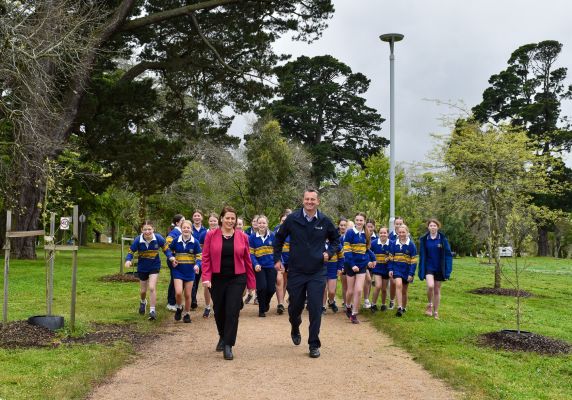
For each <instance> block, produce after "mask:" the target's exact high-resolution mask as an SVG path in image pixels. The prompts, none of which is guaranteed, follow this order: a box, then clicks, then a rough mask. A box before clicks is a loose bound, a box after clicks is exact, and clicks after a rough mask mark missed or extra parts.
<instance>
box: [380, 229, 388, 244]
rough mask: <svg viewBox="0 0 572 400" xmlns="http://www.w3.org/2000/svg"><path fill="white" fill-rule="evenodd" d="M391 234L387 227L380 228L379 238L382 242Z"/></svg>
mask: <svg viewBox="0 0 572 400" xmlns="http://www.w3.org/2000/svg"><path fill="white" fill-rule="evenodd" d="M388 236H389V232H387V228H381V229H380V230H379V238H380V239H381V241H382V242H384V243H385V242H387V237H388Z"/></svg>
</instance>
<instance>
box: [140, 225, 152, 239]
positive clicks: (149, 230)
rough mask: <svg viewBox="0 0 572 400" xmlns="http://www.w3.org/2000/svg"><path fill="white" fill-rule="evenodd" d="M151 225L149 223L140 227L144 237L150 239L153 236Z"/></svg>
mask: <svg viewBox="0 0 572 400" xmlns="http://www.w3.org/2000/svg"><path fill="white" fill-rule="evenodd" d="M153 231H154V230H153V227H152V226H151V225H143V227H142V228H141V233H143V237H144V238H145V239H151V238H152V237H153Z"/></svg>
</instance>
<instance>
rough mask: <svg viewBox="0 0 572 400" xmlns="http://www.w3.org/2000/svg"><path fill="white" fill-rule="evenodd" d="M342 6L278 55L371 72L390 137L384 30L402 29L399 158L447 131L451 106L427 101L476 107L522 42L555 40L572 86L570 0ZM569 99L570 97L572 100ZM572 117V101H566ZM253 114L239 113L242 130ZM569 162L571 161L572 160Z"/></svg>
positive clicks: (374, 98)
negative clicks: (318, 32) (325, 59)
mask: <svg viewBox="0 0 572 400" xmlns="http://www.w3.org/2000/svg"><path fill="white" fill-rule="evenodd" d="M333 2H334V5H335V8H336V11H335V13H334V17H333V19H331V20H330V23H329V27H328V28H327V30H326V31H325V32H324V34H323V36H322V38H320V39H319V40H318V41H316V42H314V43H312V44H311V45H308V44H305V43H298V42H293V41H291V40H289V39H286V38H285V39H283V40H281V41H280V42H278V43H277V44H276V46H275V48H276V50H277V51H278V52H283V53H287V54H291V55H292V56H293V59H294V58H296V57H298V56H300V55H307V56H317V55H324V54H330V55H332V56H334V57H336V58H337V59H339V60H340V61H342V62H344V63H346V64H348V65H349V66H350V67H351V68H352V70H353V71H354V72H361V73H363V74H365V75H366V76H367V77H368V78H369V79H370V80H371V85H370V89H369V91H368V93H367V94H366V98H367V99H368V105H369V106H371V107H373V108H376V109H377V110H378V112H380V114H381V115H382V116H383V117H384V118H386V121H385V122H384V123H383V124H382V129H381V132H380V134H381V135H383V136H385V137H387V138H389V45H388V44H387V43H384V42H381V41H380V40H379V35H380V34H382V33H393V32H397V33H401V34H403V35H405V38H404V40H403V41H401V42H399V43H396V45H395V57H396V61H395V91H396V143H395V146H396V147H395V149H396V159H397V161H398V162H406V163H409V162H419V161H423V160H424V159H425V158H426V155H427V154H428V152H430V151H431V149H432V148H433V146H434V143H433V141H432V139H431V136H430V134H431V133H445V132H446V131H447V129H446V128H444V127H443V126H442V122H441V118H442V117H443V115H447V114H452V113H453V110H450V109H449V108H448V107H447V106H444V105H438V104H436V103H435V102H432V101H427V100H425V99H438V100H441V101H445V102H449V101H450V102H453V103H458V102H460V101H461V102H464V103H465V104H466V106H467V108H470V107H472V106H474V105H476V104H478V103H479V102H480V101H481V99H482V93H483V91H484V90H485V89H486V88H487V87H488V79H489V77H490V76H491V75H492V74H495V73H498V72H500V71H501V70H502V69H505V68H506V66H507V60H508V58H509V57H510V54H511V53H512V52H513V51H514V50H516V49H517V48H518V47H519V46H521V45H524V44H527V43H536V42H540V41H543V40H557V41H559V42H560V43H562V44H563V45H564V46H563V50H562V53H561V55H560V57H559V59H558V65H557V66H564V67H568V69H569V71H568V78H567V80H566V82H567V84H571V83H572V17H571V16H572V2H571V1H570V0H544V1H543V2H539V1H538V0H535V1H532V0H480V1H468V0H465V1H460V0H415V1H413V0H399V1H397V0H393V1H386V0H333ZM569 103H570V102H569ZM564 112H565V114H566V115H570V116H571V117H572V105H571V104H566V105H565V106H564ZM246 120H247V118H246V119H245V118H238V120H237V121H236V123H235V124H234V125H233V128H232V131H233V133H234V134H239V135H240V134H241V133H242V132H241V131H243V130H244V129H245V125H246V122H245V121H246ZM567 158H568V162H567V163H568V165H572V157H570V156H569V157H567Z"/></svg>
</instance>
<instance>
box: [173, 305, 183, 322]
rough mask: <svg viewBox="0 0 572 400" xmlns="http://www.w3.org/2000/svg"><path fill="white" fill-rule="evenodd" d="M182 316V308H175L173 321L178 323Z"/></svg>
mask: <svg viewBox="0 0 572 400" xmlns="http://www.w3.org/2000/svg"><path fill="white" fill-rule="evenodd" d="M182 316H183V308H182V307H181V308H179V307H177V310H176V311H175V321H180V320H181V317H182Z"/></svg>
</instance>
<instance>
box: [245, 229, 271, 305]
mask: <svg viewBox="0 0 572 400" xmlns="http://www.w3.org/2000/svg"><path fill="white" fill-rule="evenodd" d="M248 242H249V244H250V258H251V260H252V268H254V267H256V266H257V265H260V267H261V268H262V269H261V270H260V271H259V272H256V271H255V272H254V274H255V276H256V296H257V297H258V312H259V313H260V314H262V313H265V312H267V311H268V310H269V309H270V299H272V296H274V293H275V292H276V274H277V271H276V269H274V232H267V233H266V236H264V237H262V236H261V235H260V234H259V233H253V234H252V235H250V237H249V238H248Z"/></svg>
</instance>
